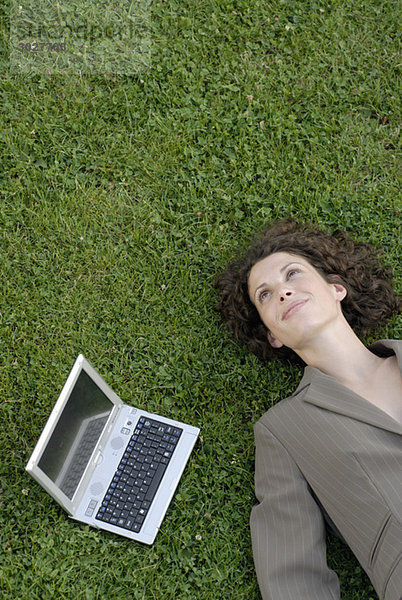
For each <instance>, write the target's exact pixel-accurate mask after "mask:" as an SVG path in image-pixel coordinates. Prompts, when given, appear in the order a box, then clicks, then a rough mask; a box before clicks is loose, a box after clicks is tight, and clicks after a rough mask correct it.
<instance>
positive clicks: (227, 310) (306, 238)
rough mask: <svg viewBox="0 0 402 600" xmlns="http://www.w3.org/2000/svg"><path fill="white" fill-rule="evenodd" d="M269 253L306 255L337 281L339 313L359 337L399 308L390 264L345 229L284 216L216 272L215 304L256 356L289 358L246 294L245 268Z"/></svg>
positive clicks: (230, 326)
mask: <svg viewBox="0 0 402 600" xmlns="http://www.w3.org/2000/svg"><path fill="white" fill-rule="evenodd" d="M274 252H288V253H290V254H296V255H299V256H302V257H303V258H305V259H307V260H308V261H309V263H310V264H311V265H312V266H313V267H315V269H317V271H318V272H319V273H320V274H321V275H322V276H323V277H324V278H325V279H326V280H327V281H329V282H331V283H333V282H334V276H335V277H336V279H337V281H339V280H341V282H342V284H343V285H344V286H345V288H346V290H347V295H346V297H345V298H344V300H343V301H342V309H343V314H344V316H345V318H346V320H347V321H348V323H349V325H350V326H351V327H352V329H353V330H354V332H355V333H356V335H358V336H360V337H364V336H365V335H367V334H368V333H369V332H370V331H373V330H375V329H376V328H377V327H378V326H379V325H384V324H385V323H386V322H387V321H388V320H389V319H390V318H391V317H392V316H393V315H394V314H398V313H399V311H400V299H399V298H398V296H397V295H396V294H395V292H394V290H393V288H392V269H391V268H390V267H388V266H385V265H383V264H382V263H381V260H380V253H379V251H378V250H376V249H375V248H374V247H373V246H371V245H370V244H368V243H366V242H355V241H354V240H353V239H352V238H351V237H350V236H349V235H348V234H347V233H345V232H344V231H342V230H339V229H338V230H336V231H334V232H333V233H332V234H328V233H325V232H324V231H322V230H320V229H317V228H316V227H314V226H312V225H307V224H300V223H297V222H296V221H294V220H293V219H284V220H281V221H278V222H277V223H275V224H273V225H271V226H269V227H268V228H266V229H264V230H263V231H262V232H261V233H260V234H259V235H258V236H257V237H256V238H255V239H254V240H253V241H252V243H251V245H250V247H249V248H248V250H247V251H246V252H245V253H244V254H243V255H242V256H240V257H239V258H237V259H236V260H235V261H233V262H231V263H230V264H229V265H228V267H227V269H226V270H225V271H224V272H223V273H221V274H220V275H218V276H217V278H216V280H215V287H216V288H217V289H218V290H219V295H220V301H219V303H218V304H217V306H216V307H215V308H216V310H217V311H218V312H219V313H220V315H221V317H222V319H223V321H225V322H226V324H227V326H228V327H229V329H230V330H231V331H232V332H233V333H234V336H235V338H236V340H237V341H238V342H240V343H241V344H244V345H246V346H247V348H248V349H249V350H250V351H251V352H253V353H254V354H256V355H257V356H258V357H259V358H261V359H262V360H269V359H271V358H273V357H278V358H292V359H294V360H297V359H298V357H297V355H296V354H295V353H294V352H293V351H292V350H291V349H290V348H286V347H282V348H279V349H274V348H272V346H271V345H270V343H269V342H268V339H267V328H266V327H265V325H264V324H263V322H262V321H261V319H260V317H259V314H258V312H257V309H256V308H255V306H254V304H253V303H252V302H251V300H250V297H249V293H248V277H249V274H250V271H251V268H252V267H253V266H254V265H255V264H256V263H257V262H258V261H260V260H262V259H263V258H266V257H267V256H269V255H270V254H273V253H274Z"/></svg>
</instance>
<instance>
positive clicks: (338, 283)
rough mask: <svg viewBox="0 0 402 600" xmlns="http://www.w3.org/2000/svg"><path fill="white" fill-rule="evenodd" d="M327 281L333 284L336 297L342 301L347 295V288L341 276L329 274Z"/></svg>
mask: <svg viewBox="0 0 402 600" xmlns="http://www.w3.org/2000/svg"><path fill="white" fill-rule="evenodd" d="M328 279H329V282H330V283H331V284H332V285H333V286H334V290H335V294H336V299H337V300H339V301H340V302H342V300H343V299H344V298H345V297H346V296H347V294H348V290H347V289H346V286H345V285H344V283H343V281H342V278H341V277H340V276H339V275H335V274H334V275H329V277H328Z"/></svg>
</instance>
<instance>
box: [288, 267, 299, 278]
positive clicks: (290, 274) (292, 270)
mask: <svg viewBox="0 0 402 600" xmlns="http://www.w3.org/2000/svg"><path fill="white" fill-rule="evenodd" d="M298 272H299V271H298V269H290V271H288V279H289V277H293V275H296V273H298Z"/></svg>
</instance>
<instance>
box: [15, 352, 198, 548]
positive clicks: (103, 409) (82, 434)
mask: <svg viewBox="0 0 402 600" xmlns="http://www.w3.org/2000/svg"><path fill="white" fill-rule="evenodd" d="M199 432H200V430H199V429H198V428H197V427H193V426H191V425H186V424H185V423H180V422H179V421H174V420H172V419H167V418H165V417H161V416H160V415H155V414H151V413H148V412H146V411H144V410H140V409H138V408H134V407H131V406H127V405H126V404H123V402H122V400H121V399H120V398H119V397H118V396H117V394H115V393H114V392H113V390H112V389H111V388H110V387H109V386H108V385H107V384H106V383H105V381H104V380H103V379H102V378H101V376H100V375H99V374H98V373H97V372H96V371H95V369H94V368H93V367H91V365H90V364H89V362H88V361H87V360H86V359H85V358H84V356H82V354H80V355H79V356H78V358H77V360H76V361H75V363H74V366H73V368H72V370H71V372H70V374H69V376H68V378H67V381H66V383H65V385H64V387H63V389H62V391H61V394H60V396H59V398H58V400H57V402H56V404H55V406H54V408H53V410H52V413H51V415H50V417H49V419H48V421H47V423H46V425H45V428H44V430H43V432H42V434H41V436H40V438H39V440H38V443H37V444H36V446H35V449H34V451H33V453H32V455H31V457H30V459H29V461H28V464H27V466H26V470H27V471H28V472H29V473H30V474H31V475H32V476H33V477H34V478H35V479H36V480H37V481H38V482H39V483H40V485H41V486H42V487H44V488H45V490H47V491H48V492H49V494H50V495H51V496H53V498H54V499H55V500H56V501H57V502H58V503H59V504H60V505H61V506H62V507H63V508H64V509H65V510H66V511H67V512H68V514H69V515H70V516H71V517H72V518H74V519H76V520H78V521H82V522H83V523H87V524H88V525H92V526H94V527H97V528H99V529H106V530H107V531H112V532H113V533H118V534H120V535H123V536H126V537H128V538H131V539H133V540H138V541H139V542H143V543H145V544H152V543H153V541H154V539H155V536H156V534H157V532H158V529H159V526H160V524H161V522H162V519H163V517H164V515H165V513H166V510H167V508H168V506H169V503H170V501H171V499H172V496H173V493H174V491H175V489H176V487H177V484H178V483H179V480H180V477H181V475H182V473H183V470H184V467H185V465H186V463H187V460H188V458H189V456H190V453H191V450H192V449H193V446H194V444H195V442H196V440H197V437H198V435H199Z"/></svg>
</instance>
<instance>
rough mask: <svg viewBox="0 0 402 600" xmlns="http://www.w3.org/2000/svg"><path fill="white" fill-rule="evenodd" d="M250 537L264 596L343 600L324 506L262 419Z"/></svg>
mask: <svg viewBox="0 0 402 600" xmlns="http://www.w3.org/2000/svg"><path fill="white" fill-rule="evenodd" d="M254 432H255V440H256V469H255V490H256V497H257V499H258V501H259V504H257V505H256V506H255V507H254V508H253V510H252V513H251V537H252V545H253V555H254V562H255V567H256V572H257V578H258V583H259V586H260V590H261V595H262V598H263V600H279V599H280V600H339V598H340V592H339V581H338V577H337V575H336V574H335V573H334V571H332V570H331V569H329V567H328V565H327V561H326V541H325V523H324V518H323V516H322V513H321V511H320V508H319V506H318V505H317V503H316V502H315V500H314V499H313V497H312V495H311V493H310V488H309V485H308V483H307V481H306V480H305V478H304V477H303V475H302V473H301V471H300V470H299V468H298V466H297V465H296V463H295V461H294V460H293V459H292V457H291V456H290V455H289V453H288V451H287V450H286V448H285V447H284V445H283V444H282V443H281V442H280V441H279V440H278V439H277V438H276V437H275V436H274V435H273V434H272V433H271V432H270V431H269V429H268V428H267V427H266V426H265V425H264V424H262V423H261V422H258V423H257V424H256V425H255V428H254Z"/></svg>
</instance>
